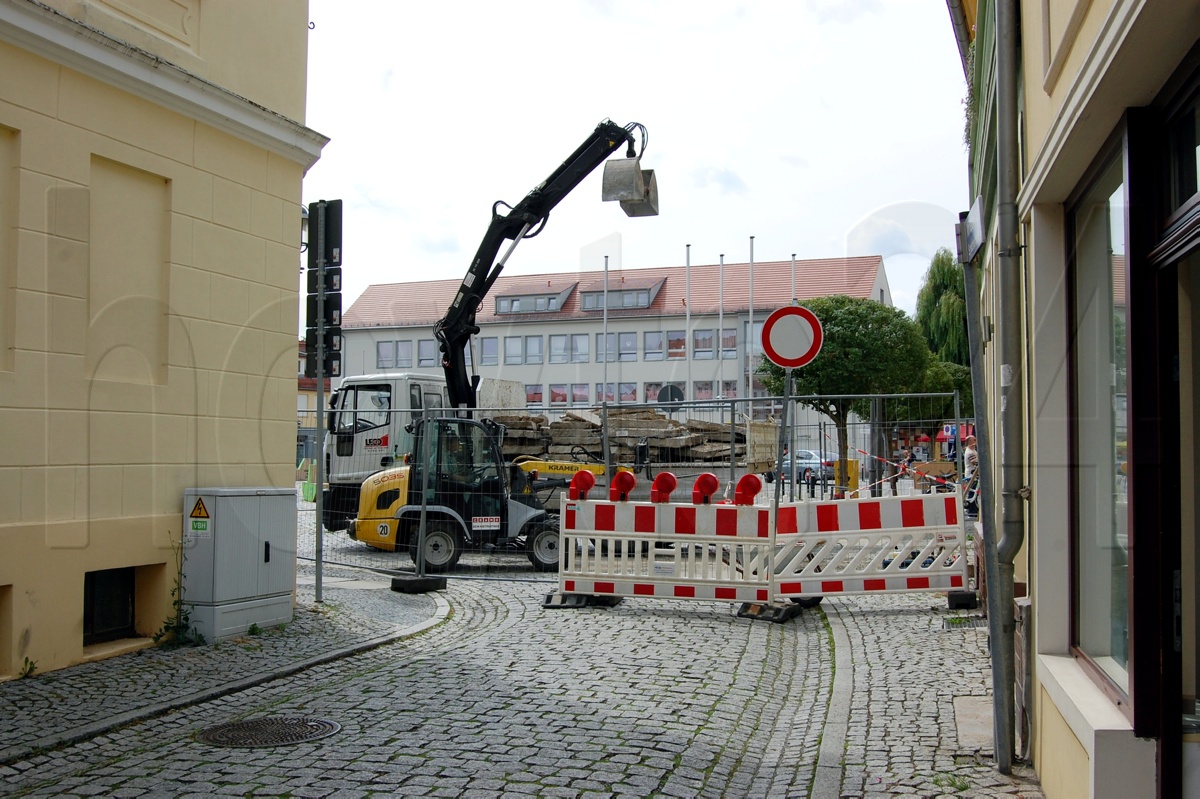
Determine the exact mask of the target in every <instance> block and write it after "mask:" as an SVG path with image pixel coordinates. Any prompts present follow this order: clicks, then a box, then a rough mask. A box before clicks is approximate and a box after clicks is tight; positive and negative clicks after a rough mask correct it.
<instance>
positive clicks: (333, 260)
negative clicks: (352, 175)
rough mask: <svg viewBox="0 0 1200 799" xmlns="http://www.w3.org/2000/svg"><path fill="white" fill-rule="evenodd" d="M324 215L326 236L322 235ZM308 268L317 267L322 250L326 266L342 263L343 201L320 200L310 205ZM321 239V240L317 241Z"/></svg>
mask: <svg viewBox="0 0 1200 799" xmlns="http://www.w3.org/2000/svg"><path fill="white" fill-rule="evenodd" d="M322 217H324V219H325V225H324V237H322V236H321V230H322V226H321V218H322ZM308 231H309V233H308V235H309V238H310V239H311V241H310V242H309V245H308V268H309V269H316V268H317V262H318V260H319V259H320V256H321V253H322V251H324V254H325V266H341V265H342V201H341V200H329V201H325V200H318V201H317V202H315V203H309V205H308ZM317 239H321V241H317Z"/></svg>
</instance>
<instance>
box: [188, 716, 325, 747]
mask: <svg viewBox="0 0 1200 799" xmlns="http://www.w3.org/2000/svg"><path fill="white" fill-rule="evenodd" d="M341 728H342V727H341V725H340V724H337V723H335V722H332V721H325V720H323V719H305V718H266V719H250V720H248V721H231V722H229V723H228V724H218V725H217V726H215V727H209V728H208V729H206V730H201V731H200V732H198V733H196V740H197V741H200V742H201V743H206V744H212V745H213V746H243V747H251V746H286V745H287V744H298V743H303V742H305V741H315V740H317V739H318V738H324V737H325V736H327V735H333V734H334V733H335V732H337V731H338V730H340V729H341Z"/></svg>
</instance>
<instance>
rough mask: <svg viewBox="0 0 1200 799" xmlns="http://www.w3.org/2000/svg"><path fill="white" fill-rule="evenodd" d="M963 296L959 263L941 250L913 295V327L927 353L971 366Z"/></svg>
mask: <svg viewBox="0 0 1200 799" xmlns="http://www.w3.org/2000/svg"><path fill="white" fill-rule="evenodd" d="M966 296H967V291H966V287H965V283H964V279H963V269H962V264H960V263H958V261H957V259H956V258H955V257H954V255H953V253H951V252H950V251H949V250H948V249H946V248H945V247H942V248H941V249H939V250H938V251H937V252H936V253H935V254H934V256H933V260H932V261H931V262H930V264H929V270H928V271H927V272H926V273H925V281H924V282H923V283H922V284H921V291H920V292H919V293H918V294H917V325H918V326H919V327H920V328H921V334H922V335H923V336H924V337H925V343H926V344H927V345H928V346H929V351H930V352H932V353H933V354H934V355H936V356H937V357H938V358H939V359H941V360H943V361H948V362H950V363H957V364H961V365H962V366H969V365H970V363H971V348H970V345H969V343H968V341H967V303H966Z"/></svg>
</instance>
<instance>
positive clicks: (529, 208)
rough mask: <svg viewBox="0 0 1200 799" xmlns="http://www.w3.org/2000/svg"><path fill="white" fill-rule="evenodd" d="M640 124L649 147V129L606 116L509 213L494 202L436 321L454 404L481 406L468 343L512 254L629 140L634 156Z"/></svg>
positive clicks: (467, 406)
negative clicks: (449, 300) (450, 299)
mask: <svg viewBox="0 0 1200 799" xmlns="http://www.w3.org/2000/svg"><path fill="white" fill-rule="evenodd" d="M635 127H636V128H640V129H642V131H643V137H642V147H643V149H644V148H645V133H644V130H645V129H644V128H641V126H640V125H637V124H631V125H628V126H626V127H621V126H620V125H617V124H616V123H614V122H612V121H610V120H605V121H603V122H601V123H600V124H599V125H597V126H596V129H595V130H594V131H592V133H591V135H590V136H588V138H587V139H586V140H585V141H584V142H583V144H581V145H579V147H578V148H577V149H576V150H575V152H573V153H572V154H571V156H570V157H569V158H567V160H566V161H564V162H563V163H562V164H561V165H560V166H559V167H558V168H557V169H555V170H554V172H552V173H551V174H550V176H549V177H548V178H546V179H545V180H544V181H542V183H540V184H538V185H537V186H536V187H535V188H534V189H533V190H532V191H530V192H529V193H528V194H527V195H525V197H524V199H522V200H521V201H520V202H519V203H517V204H516V205H515V206H513V207H511V208H509V210H508V213H501V212H500V206H502V205H506V204H505V203H500V202H497V203H495V204H494V205H493V206H492V221H491V223H490V224H489V225H488V229H487V232H486V233H485V234H484V236H483V240H482V241H481V242H480V244H479V248H478V249H477V250H476V251H475V257H474V259H473V260H472V261H471V267H470V269H468V270H467V274H466V276H465V277H464V278H463V282H462V285H461V286H460V287H459V289H458V293H457V294H456V295H455V297H454V301H453V302H452V303H451V304H450V308H449V309H448V310H447V311H446V315H445V316H444V317H442V319H441V320H440V321H438V323H437V324H435V325H434V327H433V334H434V336H435V337H436V338H437V341H438V347H439V349H440V350H441V354H442V368H443V369H444V370H445V372H446V388H447V392H448V395H449V400H450V405H451V407H454V408H466V409H471V408H475V407H476V396H475V395H476V389H477V388H478V384H479V376H478V375H476V376H475V377H474V378H472V377H470V376H468V374H467V357H466V348H467V345H468V343H469V342H470V338H471V336H473V335H475V334H476V333H478V332H479V326H478V325H476V324H475V312H476V311H477V310H478V309H479V306H480V304H481V303H482V302H483V299H484V297H486V296H487V293H488V292H489V291H490V290H491V288H492V284H494V283H495V282H496V278H498V277H499V276H500V272H501V271H502V270H503V269H504V264H505V262H506V261H507V260H508V257H509V255H511V254H512V251H513V249H514V248H515V247H516V245H517V243H518V242H519V241H520V240H521V239H523V238H530V237H532V236H536V235H537V234H538V233H540V232H541V229H542V226H544V225H545V223H546V219H547V217H549V215H550V211H551V210H553V208H554V207H555V206H556V205H558V203H559V202H561V201H562V199H563V198H564V197H566V196H567V195H568V194H570V193H571V191H572V190H573V189H574V188H575V187H576V186H578V185H579V184H580V183H581V182H583V179H584V178H586V177H587V176H588V175H589V174H591V173H592V172H593V171H594V170H595V169H596V167H598V166H600V164H602V163H604V162H605V160H607V159H608V157H609V156H610V155H612V154H613V153H614V152H615V151H616V150H617V149H618V148H619V147H620V146H621V145H622V144H627V145H628V147H627V152H626V157H627V158H634V156H635V153H634V140H633V134H632V130H633V129H634V128H635ZM639 155H640V154H639ZM507 240H511V241H512V244H511V245H510V246H509V248H508V250H507V251H506V252H505V254H504V257H503V258H501V259H500V260H499V261H497V260H496V256H497V255H498V254H499V252H500V248H501V247H502V246H503V245H504V242H505V241H507Z"/></svg>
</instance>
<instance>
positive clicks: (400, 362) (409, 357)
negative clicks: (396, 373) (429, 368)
mask: <svg viewBox="0 0 1200 799" xmlns="http://www.w3.org/2000/svg"><path fill="white" fill-rule="evenodd" d="M412 365H413V351H412V342H411V341H397V342H396V368H397V369H411V368H412Z"/></svg>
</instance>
